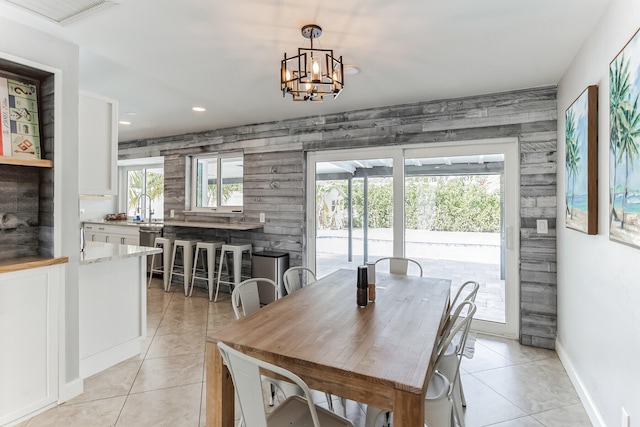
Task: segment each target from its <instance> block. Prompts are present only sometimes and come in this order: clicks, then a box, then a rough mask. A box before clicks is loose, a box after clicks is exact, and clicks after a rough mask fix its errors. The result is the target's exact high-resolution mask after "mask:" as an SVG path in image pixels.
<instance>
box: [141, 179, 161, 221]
mask: <svg viewBox="0 0 640 427" xmlns="http://www.w3.org/2000/svg"><path fill="white" fill-rule="evenodd" d="M145 175H146V191H145V192H146V193H147V195H149V198H150V199H151V209H152V210H153V218H155V219H162V218H163V217H164V169H163V168H152V169H146V174H145ZM144 202H145V204H146V203H148V200H146V198H145V200H144ZM146 208H148V207H147V206H145V209H146Z"/></svg>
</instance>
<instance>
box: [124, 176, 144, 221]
mask: <svg viewBox="0 0 640 427" xmlns="http://www.w3.org/2000/svg"><path fill="white" fill-rule="evenodd" d="M142 178H143V174H142V170H141V169H138V170H130V171H127V216H129V217H134V216H136V212H137V210H138V199H139V198H140V195H141V194H142V184H143V182H142V181H143V180H142Z"/></svg>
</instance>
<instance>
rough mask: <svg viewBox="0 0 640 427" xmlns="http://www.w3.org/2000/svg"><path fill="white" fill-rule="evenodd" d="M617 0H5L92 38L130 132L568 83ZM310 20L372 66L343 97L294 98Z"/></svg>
mask: <svg viewBox="0 0 640 427" xmlns="http://www.w3.org/2000/svg"><path fill="white" fill-rule="evenodd" d="M611 1H612V0H438V1H436V0H394V1H390V0H322V1H318V0H308V1H293V0H235V1H222V0H180V1H158V0H116V2H117V3H118V5H116V6H114V7H109V8H105V9H103V10H101V11H98V12H96V13H94V14H91V15H88V16H85V17H83V18H81V19H79V20H77V21H75V22H72V23H70V24H67V25H64V26H62V25H60V24H57V23H53V22H50V21H48V20H46V19H44V18H41V17H39V16H37V15H34V14H32V13H29V12H25V11H23V10H21V9H19V8H17V7H15V6H14V5H11V4H8V3H6V2H5V1H4V0H0V15H2V16H7V17H9V18H13V19H17V20H19V21H21V22H23V23H25V24H27V25H31V26H34V27H36V28H38V29H40V30H41V31H45V32H48V33H51V34H54V35H56V36H58V37H60V38H63V39H66V40H69V41H71V42H73V43H75V44H77V45H79V47H80V88H81V89H82V90H84V91H88V92H93V93H96V94H99V95H103V96H107V97H111V98H115V99H117V100H118V101H119V109H120V113H119V115H120V117H119V119H120V120H126V121H130V122H131V124H130V125H120V126H119V139H120V141H127V140H132V139H139V138H151V137H159V136H169V135H176V134H182V133H188V132H196V131H203V130H211V129H219V128H224V127H230V126H238V125H246V124H253V123H262V122H269V121H278V120H284V119H289V118H296V117H305V116H314V115H323V114H330V113H338V112H343V111H350V110H355V109H364V108H371V107H379V106H385V105H395V104H406V103H412V102H419V101H429V100H437V99H447V98H455V97H462V96H469V95H476V94H485V93H494V92H501V91H508V90H513V89H523V88H530V87H537V86H544V85H553V84H557V83H558V81H559V80H560V78H561V77H562V75H563V73H564V71H565V70H566V69H567V67H568V66H569V64H570V62H571V61H572V59H573V57H574V56H575V55H576V53H577V52H578V50H579V49H580V47H581V45H582V43H583V42H584V40H585V39H586V37H587V36H588V35H589V33H590V32H591V31H592V29H593V28H594V26H595V24H596V22H597V21H598V19H599V17H600V16H601V15H602V13H603V12H604V10H605V8H606V6H607V5H608V4H609V3H610V2H611ZM310 23H314V24H318V25H320V26H321V27H322V29H323V34H322V36H321V37H320V38H319V39H318V40H316V42H315V47H320V48H325V49H334V53H335V54H336V55H338V56H339V55H342V56H343V60H344V63H345V64H348V65H355V66H357V67H358V68H359V69H360V70H361V71H360V73H359V74H358V75H355V76H346V77H345V88H344V91H343V92H342V94H341V95H340V96H339V97H338V98H337V99H328V100H326V101H324V102H322V103H304V102H295V103H294V102H292V101H291V100H290V99H289V98H284V99H283V97H282V93H281V92H280V85H279V73H280V60H281V59H282V58H283V55H284V53H285V52H286V53H287V55H288V56H292V55H295V54H296V53H297V48H298V47H305V46H306V47H308V46H309V42H308V40H307V39H304V38H303V37H302V36H301V34H300V28H301V27H302V26H303V25H305V24H310ZM195 105H199V106H204V107H206V108H207V111H206V112H201V113H196V112H193V111H192V110H191V108H192V107H193V106H195ZM127 113H135V115H132V114H127Z"/></svg>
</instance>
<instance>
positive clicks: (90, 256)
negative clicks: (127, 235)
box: [79, 242, 162, 265]
mask: <svg viewBox="0 0 640 427" xmlns="http://www.w3.org/2000/svg"><path fill="white" fill-rule="evenodd" d="M160 253H162V248H150V247H147V246H134V245H118V244H115V243H104V242H86V244H85V247H84V251H82V252H80V262H79V264H80V265H87V264H93V263H96V262H107V261H113V260H116V259H124V258H134V257H141V256H147V255H153V254H160Z"/></svg>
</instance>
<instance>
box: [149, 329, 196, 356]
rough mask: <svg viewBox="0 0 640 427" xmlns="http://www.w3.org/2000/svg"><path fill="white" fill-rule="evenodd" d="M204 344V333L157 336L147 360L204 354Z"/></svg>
mask: <svg viewBox="0 0 640 427" xmlns="http://www.w3.org/2000/svg"><path fill="white" fill-rule="evenodd" d="M204 343H205V334H204V332H190V333H184V334H171V335H160V336H155V337H153V341H152V342H151V346H150V347H149V351H148V352H147V358H148V359H155V358H156V357H167V356H179V355H181V354H194V353H203V352H204Z"/></svg>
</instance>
